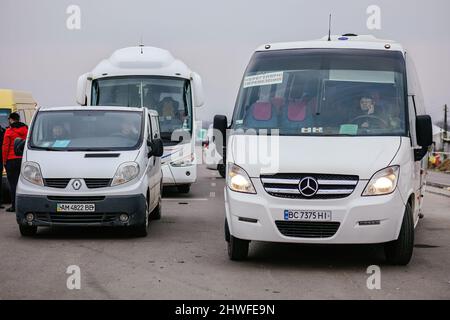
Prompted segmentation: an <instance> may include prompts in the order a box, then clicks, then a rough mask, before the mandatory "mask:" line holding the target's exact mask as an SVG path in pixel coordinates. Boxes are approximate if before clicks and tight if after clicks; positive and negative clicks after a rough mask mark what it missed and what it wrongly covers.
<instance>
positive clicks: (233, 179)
mask: <svg viewBox="0 0 450 320" xmlns="http://www.w3.org/2000/svg"><path fill="white" fill-rule="evenodd" d="M227 185H228V187H229V188H230V189H231V190H233V191H236V192H243V193H253V194H256V191H255V187H254V186H253V183H252V181H251V180H250V177H249V176H248V174H247V172H245V170H244V169H242V168H241V167H239V166H237V165H235V164H234V163H228V174H227Z"/></svg>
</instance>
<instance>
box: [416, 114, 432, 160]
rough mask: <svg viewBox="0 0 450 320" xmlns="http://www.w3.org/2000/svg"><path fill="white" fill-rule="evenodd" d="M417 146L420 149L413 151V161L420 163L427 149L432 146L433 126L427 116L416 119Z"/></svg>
mask: <svg viewBox="0 0 450 320" xmlns="http://www.w3.org/2000/svg"><path fill="white" fill-rule="evenodd" d="M416 134H417V144H418V145H419V146H420V147H422V148H421V149H417V150H415V151H414V160H415V161H420V160H422V159H423V157H425V155H426V154H427V152H428V147H429V146H431V145H432V144H433V125H432V122H431V117H430V116H429V115H422V116H417V118H416Z"/></svg>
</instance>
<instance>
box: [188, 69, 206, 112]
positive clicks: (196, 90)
mask: <svg viewBox="0 0 450 320" xmlns="http://www.w3.org/2000/svg"><path fill="white" fill-rule="evenodd" d="M191 77H192V89H193V95H194V107H201V106H202V105H204V104H205V97H204V94H203V85H202V78H201V77H200V76H199V75H198V74H197V73H195V72H193V73H192V75H191Z"/></svg>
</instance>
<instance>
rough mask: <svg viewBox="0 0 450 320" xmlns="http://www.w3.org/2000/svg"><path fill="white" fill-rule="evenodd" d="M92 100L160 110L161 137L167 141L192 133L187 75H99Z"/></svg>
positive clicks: (93, 89) (97, 104)
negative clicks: (183, 76) (173, 76)
mask: <svg viewBox="0 0 450 320" xmlns="http://www.w3.org/2000/svg"><path fill="white" fill-rule="evenodd" d="M91 104H92V105H93V106H125V107H146V108H149V109H152V110H155V111H157V112H158V115H159V122H160V126H161V138H162V139H163V140H164V142H165V144H166V145H170V144H171V141H172V137H179V136H183V137H188V136H190V135H191V134H192V103H191V88H190V81H189V80H186V79H181V78H170V77H156V76H155V77H151V76H121V77H109V78H101V79H96V80H94V82H93V84H92V99H91ZM174 142H176V143H178V142H179V141H178V140H176V141H174ZM183 142H184V143H186V142H188V141H187V140H183Z"/></svg>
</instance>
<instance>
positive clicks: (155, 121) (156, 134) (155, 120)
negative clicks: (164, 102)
mask: <svg viewBox="0 0 450 320" xmlns="http://www.w3.org/2000/svg"><path fill="white" fill-rule="evenodd" d="M150 118H151V123H152V138H153V139H156V138H160V137H161V135H160V130H159V121H158V117H154V116H151V117H150Z"/></svg>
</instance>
